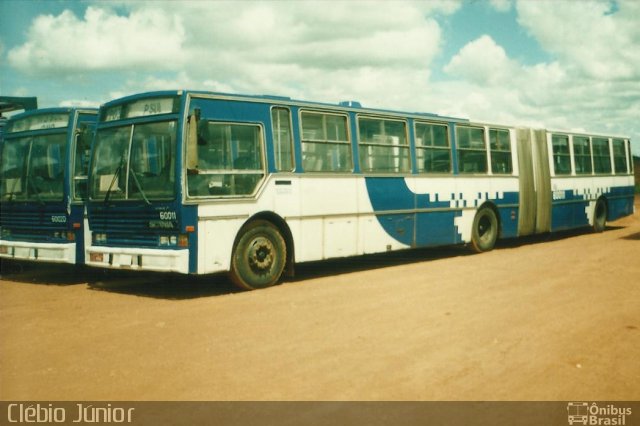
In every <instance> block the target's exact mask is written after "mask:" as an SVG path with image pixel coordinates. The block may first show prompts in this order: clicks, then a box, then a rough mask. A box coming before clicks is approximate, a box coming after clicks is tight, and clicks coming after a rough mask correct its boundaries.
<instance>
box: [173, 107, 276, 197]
mask: <svg viewBox="0 0 640 426" xmlns="http://www.w3.org/2000/svg"><path fill="white" fill-rule="evenodd" d="M185 122H186V121H185ZM200 123H215V124H221V125H240V126H248V127H257V128H258V129H259V138H260V151H261V153H260V159H261V162H262V177H261V179H260V181H259V182H257V183H256V185H255V187H254V189H253V192H251V193H250V194H205V195H192V194H191V193H190V191H189V176H192V175H196V176H198V175H203V176H207V175H208V176H214V175H224V174H237V175H239V174H256V175H257V174H258V173H246V171H245V173H240V172H237V173H229V172H233V170H240V171H241V170H242V169H230V170H220V171H219V172H214V171H213V170H215V169H200V168H197V169H188V168H187V163H186V161H187V158H188V157H189V155H190V154H189V151H188V150H189V146H188V143H185V144H184V146H185V152H186V155H185V158H184V161H183V163H184V165H183V171H182V174H183V177H184V186H185V190H184V194H185V199H186V200H190V201H192V202H198V201H203V200H212V199H213V200H239V199H255V198H257V196H258V194H259V193H260V191H261V189H262V187H263V186H264V183H265V182H266V181H267V178H268V176H269V174H270V172H269V167H268V164H267V152H266V151H267V143H266V130H265V125H264V123H262V122H259V121H230V120H215V119H210V118H202V117H201V118H200V119H198V120H197V121H196V125H197V126H200ZM185 127H186V126H185ZM196 132H197V130H196ZM197 137H198V138H199V135H197ZM197 146H198V145H197V144H196V147H197ZM196 158H198V159H199V158H200V155H199V154H198V156H197V157H196Z"/></svg>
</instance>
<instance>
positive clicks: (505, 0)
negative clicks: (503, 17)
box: [489, 0, 512, 12]
mask: <svg viewBox="0 0 640 426" xmlns="http://www.w3.org/2000/svg"><path fill="white" fill-rule="evenodd" d="M489 4H490V5H491V6H492V7H493V8H494V9H495V10H497V11H498V12H508V11H509V10H511V6H512V1H511V0H489Z"/></svg>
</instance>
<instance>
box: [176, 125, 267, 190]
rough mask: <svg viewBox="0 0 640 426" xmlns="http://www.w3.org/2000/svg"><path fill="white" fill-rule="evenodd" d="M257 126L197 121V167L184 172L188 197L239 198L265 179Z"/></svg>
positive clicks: (259, 133) (260, 141)
mask: <svg viewBox="0 0 640 426" xmlns="http://www.w3.org/2000/svg"><path fill="white" fill-rule="evenodd" d="M262 146H263V141H262V132H261V127H260V126H256V125H251V124H231V123H215V122H211V121H204V122H201V123H200V125H199V126H198V143H197V151H198V152H197V156H196V158H197V162H198V163H197V167H196V169H190V170H189V171H188V184H189V195H190V196H243V195H245V196H246V195H251V194H253V193H254V192H255V190H256V189H257V187H258V184H259V183H260V181H261V180H262V179H263V178H264V176H265V166H264V161H263V151H262V149H263V148H262Z"/></svg>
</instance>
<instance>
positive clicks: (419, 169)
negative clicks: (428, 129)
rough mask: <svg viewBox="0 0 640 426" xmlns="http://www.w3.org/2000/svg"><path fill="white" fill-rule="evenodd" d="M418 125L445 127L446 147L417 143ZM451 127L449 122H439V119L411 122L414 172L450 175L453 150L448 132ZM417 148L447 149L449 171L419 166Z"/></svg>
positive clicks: (451, 172)
mask: <svg viewBox="0 0 640 426" xmlns="http://www.w3.org/2000/svg"><path fill="white" fill-rule="evenodd" d="M418 125H425V126H440V127H443V128H444V129H445V139H446V141H447V146H446V147H439V146H435V145H431V146H428V145H422V144H420V145H418V130H417V127H418ZM450 131H451V129H450V127H449V123H446V122H440V121H428V120H414V122H413V139H414V141H413V142H414V147H415V148H414V149H415V151H414V156H415V159H416V174H419V175H429V176H434V175H444V176H451V175H452V174H453V150H452V142H451V133H450ZM418 150H420V151H423V152H426V151H428V150H437V151H445V150H446V151H448V152H449V171H447V172H431V171H427V170H426V169H425V168H424V167H420V166H419V164H418V160H419V158H418V157H419V155H418Z"/></svg>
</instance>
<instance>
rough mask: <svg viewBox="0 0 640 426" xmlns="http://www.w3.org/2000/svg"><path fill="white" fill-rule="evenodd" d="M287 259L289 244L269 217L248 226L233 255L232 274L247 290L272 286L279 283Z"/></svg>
mask: <svg viewBox="0 0 640 426" xmlns="http://www.w3.org/2000/svg"><path fill="white" fill-rule="evenodd" d="M286 260H287V245H286V244H285V241H284V238H283V237H282V234H280V231H279V230H278V228H276V227H275V226H274V225H273V224H271V222H268V221H266V220H256V221H253V222H251V223H249V224H248V225H246V226H245V227H244V228H243V229H242V230H241V233H240V237H239V238H238V240H237V242H236V244H235V247H234V249H233V255H232V258H231V271H230V277H231V280H232V281H233V283H234V284H236V285H237V286H238V287H240V288H243V289H246V290H255V289H259V288H265V287H270V286H272V285H274V284H276V283H277V282H278V280H279V279H280V276H281V275H282V272H283V271H284V268H285V264H286Z"/></svg>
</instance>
